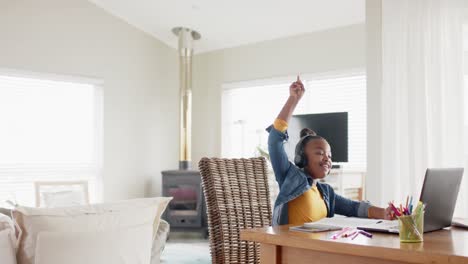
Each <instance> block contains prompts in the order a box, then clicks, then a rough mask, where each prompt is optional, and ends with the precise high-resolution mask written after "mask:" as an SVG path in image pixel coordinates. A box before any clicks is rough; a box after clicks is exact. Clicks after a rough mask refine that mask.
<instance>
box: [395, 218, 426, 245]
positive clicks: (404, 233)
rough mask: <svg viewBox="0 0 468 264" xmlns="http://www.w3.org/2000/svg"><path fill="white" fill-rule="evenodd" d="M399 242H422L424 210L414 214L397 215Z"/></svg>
mask: <svg viewBox="0 0 468 264" xmlns="http://www.w3.org/2000/svg"><path fill="white" fill-rule="evenodd" d="M398 226H399V229H400V242H403V243H415V242H422V241H423V240H424V239H423V235H424V211H423V212H421V213H420V214H416V215H402V216H399V217H398Z"/></svg>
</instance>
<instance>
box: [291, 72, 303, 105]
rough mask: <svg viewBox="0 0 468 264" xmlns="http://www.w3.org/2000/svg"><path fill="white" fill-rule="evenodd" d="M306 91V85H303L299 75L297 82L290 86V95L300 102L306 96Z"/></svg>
mask: <svg viewBox="0 0 468 264" xmlns="http://www.w3.org/2000/svg"><path fill="white" fill-rule="evenodd" d="M304 92H305V89H304V84H303V83H302V81H301V79H300V78H299V75H298V76H297V80H296V81H295V82H293V83H292V84H291V86H289V95H290V96H291V97H294V98H295V99H296V100H297V101H299V100H300V99H301V98H302V96H303V95H304Z"/></svg>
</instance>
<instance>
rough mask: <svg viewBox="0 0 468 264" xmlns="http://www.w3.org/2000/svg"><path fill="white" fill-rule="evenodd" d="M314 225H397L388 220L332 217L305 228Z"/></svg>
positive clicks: (308, 224)
mask: <svg viewBox="0 0 468 264" xmlns="http://www.w3.org/2000/svg"><path fill="white" fill-rule="evenodd" d="M315 224H320V225H328V226H339V227H351V228H357V227H364V226H369V225H376V224H379V225H382V227H384V225H390V226H393V225H395V224H396V225H398V223H397V222H395V221H388V220H378V219H367V218H357V217H332V218H323V219H321V220H319V221H316V222H311V223H305V224H304V226H305V227H313V226H314V225H315Z"/></svg>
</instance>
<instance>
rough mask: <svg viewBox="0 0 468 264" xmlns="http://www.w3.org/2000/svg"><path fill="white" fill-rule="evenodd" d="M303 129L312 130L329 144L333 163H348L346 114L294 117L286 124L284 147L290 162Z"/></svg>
mask: <svg viewBox="0 0 468 264" xmlns="http://www.w3.org/2000/svg"><path fill="white" fill-rule="evenodd" d="M305 127H307V128H310V129H312V130H314V131H315V132H316V133H317V134H318V135H319V136H321V137H323V138H325V139H326V140H327V141H328V143H330V147H331V150H332V160H333V162H348V113H347V112H339V113H321V114H307V115H294V116H293V117H292V118H291V120H290V122H289V124H288V134H289V143H288V144H287V146H285V147H286V152H287V153H288V155H289V157H290V158H291V159H292V160H293V158H294V151H295V147H296V144H297V142H299V139H300V132H301V130H302V129H303V128H305Z"/></svg>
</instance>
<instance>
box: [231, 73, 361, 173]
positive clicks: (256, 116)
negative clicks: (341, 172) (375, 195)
mask: <svg viewBox="0 0 468 264" xmlns="http://www.w3.org/2000/svg"><path fill="white" fill-rule="evenodd" d="M303 82H304V84H305V88H306V93H305V94H304V97H303V98H302V100H301V102H300V104H299V105H298V106H297V108H296V111H295V112H294V114H312V113H330V112H348V138H349V142H348V144H349V145H348V150H349V162H348V163H346V164H345V166H346V167H348V168H349V167H352V168H356V169H360V170H365V169H366V159H367V153H366V150H367V144H366V143H367V117H366V115H367V112H366V111H367V102H366V100H367V97H366V76H365V74H364V73H363V72H352V73H340V74H324V75H320V76H319V75H316V76H313V75H312V76H305V77H303ZM255 83H258V82H255ZM289 85H290V83H286V82H282V83H278V84H274V85H270V84H269V85H263V86H261V85H258V84H257V85H255V86H248V85H244V86H243V87H240V88H235V89H226V90H224V92H223V113H222V139H223V144H222V154H223V156H224V157H251V156H256V155H258V154H259V151H258V147H260V148H261V149H263V150H266V149H267V147H266V144H267V137H268V135H267V133H266V132H265V128H266V127H267V126H268V125H270V124H271V123H272V122H273V120H274V119H275V118H276V116H277V114H278V113H279V111H280V109H281V107H282V106H283V104H284V103H285V101H286V99H287V98H288V96H289ZM312 129H313V128H312ZM295 143H296V142H290V143H289V144H295ZM332 152H333V150H332Z"/></svg>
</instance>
